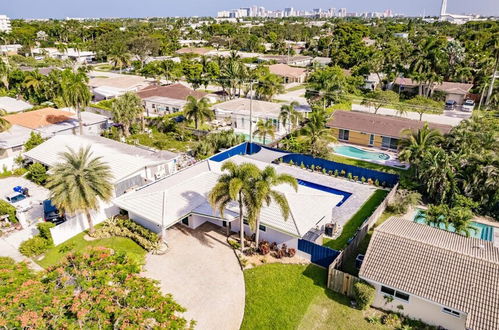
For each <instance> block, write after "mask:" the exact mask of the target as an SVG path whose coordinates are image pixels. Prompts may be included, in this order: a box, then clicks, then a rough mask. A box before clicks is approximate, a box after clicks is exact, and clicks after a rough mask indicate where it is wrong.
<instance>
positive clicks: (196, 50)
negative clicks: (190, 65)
mask: <svg viewBox="0 0 499 330" xmlns="http://www.w3.org/2000/svg"><path fill="white" fill-rule="evenodd" d="M210 51H211V49H210V48H203V47H184V48H180V49H179V50H177V51H176V53H177V54H196V55H205V54H206V53H208V52H210Z"/></svg>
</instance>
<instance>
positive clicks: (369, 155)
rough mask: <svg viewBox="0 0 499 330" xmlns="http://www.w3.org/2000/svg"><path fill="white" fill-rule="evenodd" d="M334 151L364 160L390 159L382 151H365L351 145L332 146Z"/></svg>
mask: <svg viewBox="0 0 499 330" xmlns="http://www.w3.org/2000/svg"><path fill="white" fill-rule="evenodd" d="M334 152H336V153H337V154H340V155H343V156H346V157H353V158H359V159H365V160H388V159H390V155H388V154H385V153H383V152H377V151H366V150H362V149H360V148H356V147H352V146H337V147H334Z"/></svg>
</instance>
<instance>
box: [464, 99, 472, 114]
mask: <svg viewBox="0 0 499 330" xmlns="http://www.w3.org/2000/svg"><path fill="white" fill-rule="evenodd" d="M473 109H475V101H473V100H466V101H464V103H463V106H462V110H463V111H467V112H472V111H473Z"/></svg>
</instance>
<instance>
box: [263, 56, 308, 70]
mask: <svg viewBox="0 0 499 330" xmlns="http://www.w3.org/2000/svg"><path fill="white" fill-rule="evenodd" d="M258 60H259V61H260V62H270V61H275V62H276V63H278V64H287V65H293V66H301V67H306V66H309V65H310V64H311V63H312V60H313V57H311V56H301V55H298V56H288V55H263V56H260V57H258Z"/></svg>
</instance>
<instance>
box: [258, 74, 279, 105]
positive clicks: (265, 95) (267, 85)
mask: <svg viewBox="0 0 499 330" xmlns="http://www.w3.org/2000/svg"><path fill="white" fill-rule="evenodd" d="M283 92H284V86H283V84H282V79H281V78H280V77H279V76H276V75H275V74H272V73H268V74H266V75H264V76H262V77H260V78H259V79H258V84H257V86H256V96H257V97H258V98H260V99H263V100H265V101H270V100H272V98H273V97H274V95H276V94H279V93H283Z"/></svg>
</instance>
